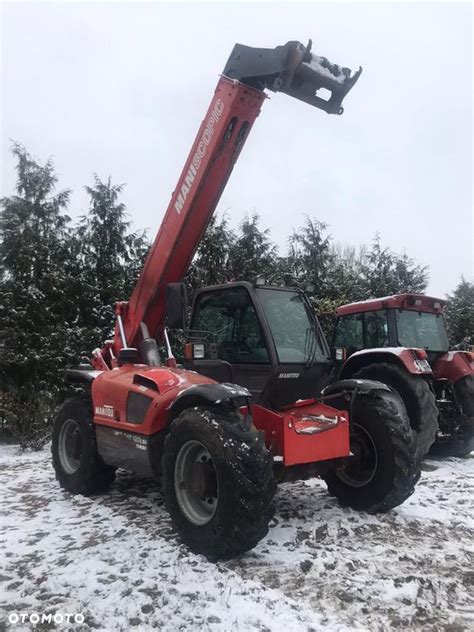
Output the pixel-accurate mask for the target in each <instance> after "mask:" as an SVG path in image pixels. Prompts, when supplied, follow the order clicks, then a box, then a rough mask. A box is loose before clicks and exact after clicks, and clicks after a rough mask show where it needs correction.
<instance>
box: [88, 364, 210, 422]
mask: <svg viewBox="0 0 474 632" xmlns="http://www.w3.org/2000/svg"><path fill="white" fill-rule="evenodd" d="M137 369H138V370H137ZM135 375H140V376H143V377H145V378H148V379H149V380H151V381H153V382H154V383H155V384H156V386H157V387H158V392H157V391H155V390H153V389H152V388H147V387H145V386H143V385H138V384H133V378H134V376H135ZM195 384H214V380H211V379H210V378H207V377H205V376H203V375H199V374H197V373H194V372H192V371H185V370H184V369H170V368H165V367H163V368H150V367H148V366H146V365H142V366H137V365H131V364H129V365H124V366H123V367H120V368H116V369H112V370H111V371H104V372H103V373H102V374H101V375H99V376H98V377H97V378H96V379H95V380H94V381H93V382H92V401H93V402H94V422H95V423H96V424H99V425H103V426H110V427H113V428H119V429H122V430H126V431H128V432H135V433H138V434H142V435H152V434H154V433H155V432H159V431H160V430H162V429H163V428H164V427H165V426H166V424H167V422H168V419H169V414H168V408H169V407H170V405H171V404H172V403H173V402H174V400H175V399H176V397H177V396H178V395H179V393H181V392H182V391H184V390H186V389H187V388H189V387H190V386H194V385H195ZM130 391H133V392H136V393H140V394H142V395H146V396H147V397H150V398H152V400H153V402H152V404H151V405H150V407H149V409H148V412H147V414H146V416H145V420H144V422H143V423H142V424H131V423H128V422H127V420H126V411H127V398H128V394H129V392H130Z"/></svg>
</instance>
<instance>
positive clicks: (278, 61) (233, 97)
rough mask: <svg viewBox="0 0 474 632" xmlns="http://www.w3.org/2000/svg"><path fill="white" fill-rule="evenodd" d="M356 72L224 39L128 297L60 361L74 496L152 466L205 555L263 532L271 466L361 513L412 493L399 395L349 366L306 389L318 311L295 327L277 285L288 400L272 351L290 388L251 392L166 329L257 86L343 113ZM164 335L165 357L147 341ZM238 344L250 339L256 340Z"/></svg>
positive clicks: (410, 443)
mask: <svg viewBox="0 0 474 632" xmlns="http://www.w3.org/2000/svg"><path fill="white" fill-rule="evenodd" d="M360 72H361V70H359V71H358V72H357V73H355V74H352V73H351V71H350V69H348V68H341V67H340V66H338V65H336V64H332V63H330V62H329V61H328V60H327V59H326V58H324V57H320V56H317V55H313V54H312V53H311V42H310V43H309V44H308V46H304V45H302V44H301V43H299V42H289V43H287V44H286V45H284V46H279V47H277V48H275V49H255V48H250V47H247V46H242V45H239V44H237V45H236V46H235V48H234V50H233V52H232V54H231V56H230V58H229V60H228V62H227V65H226V67H225V69H224V72H223V75H222V76H221V78H220V80H219V82H218V84H217V88H216V91H215V94H214V96H213V98H212V101H211V104H210V106H209V109H208V111H207V114H206V116H205V118H204V120H203V122H202V124H201V127H200V129H199V131H198V134H197V137H196V139H195V142H194V144H193V146H192V149H191V152H190V155H189V157H188V159H187V161H186V164H185V166H184V169H183V172H182V174H181V176H180V178H179V181H178V184H177V187H176V190H175V191H174V193H173V195H172V197H171V202H170V204H169V207H168V209H167V211H166V214H165V216H164V219H163V222H162V225H161V227H160V230H159V232H158V235H157V237H156V239H155V242H154V244H153V246H152V248H151V251H150V253H149V255H148V258H147V260H146V262H145V265H144V269H143V272H142V274H141V276H140V278H139V280H138V282H137V285H136V287H135V289H134V291H133V293H132V296H131V298H130V300H129V302H121V303H118V304H117V305H116V316H117V320H116V327H115V335H114V339H113V340H112V341H108V342H107V343H105V345H104V347H103V348H102V349H99V350H96V351H95V352H94V353H93V358H92V362H91V366H80V367H77V368H74V369H69V370H68V371H67V376H68V378H69V379H70V380H72V381H75V382H79V383H81V384H82V385H83V387H84V395H83V396H74V397H72V398H71V399H68V400H66V401H65V402H64V404H63V405H62V407H61V409H60V410H59V412H58V415H57V418H56V421H55V425H54V432H53V445H52V452H53V464H54V468H55V470H56V476H57V479H58V481H59V483H60V485H61V486H62V487H63V488H65V489H67V490H69V491H70V492H73V493H81V494H87V493H93V492H97V491H99V490H103V489H106V488H107V487H108V486H109V485H110V484H111V482H112V480H113V478H114V476H115V471H116V469H117V468H119V467H121V468H126V469H129V470H131V471H134V472H137V473H139V474H141V475H149V476H158V477H161V478H162V483H163V493H164V498H165V502H166V506H167V508H168V510H169V513H170V515H171V518H172V522H173V524H174V526H175V529H176V531H177V532H178V534H179V535H180V537H181V539H182V540H183V541H184V542H185V543H186V544H187V545H188V546H189V547H190V548H191V549H192V550H193V551H195V552H201V553H203V554H204V555H206V556H207V557H208V558H209V559H219V558H228V557H232V556H234V555H238V554H239V553H242V552H244V551H246V550H249V549H251V548H252V547H254V546H255V545H256V544H257V542H259V540H260V539H261V538H262V537H263V536H264V535H265V534H266V533H267V531H268V524H269V521H270V519H271V517H272V515H273V512H274V494H275V488H276V484H275V475H276V474H278V476H279V478H280V479H281V478H282V477H283V475H285V474H286V475H288V476H289V477H291V476H298V475H307V474H308V472H310V473H311V474H312V475H314V474H315V473H319V474H321V475H323V476H324V478H325V480H326V481H327V483H328V487H329V490H330V492H331V493H332V494H334V495H336V496H337V497H338V498H339V500H340V501H341V502H342V503H344V504H346V505H350V506H352V507H354V508H357V509H361V510H366V511H372V512H375V511H387V510H388V509H390V508H392V507H394V506H396V505H398V504H400V503H401V502H403V501H404V500H405V499H406V498H407V497H408V496H409V495H410V494H411V493H412V492H413V489H414V484H415V482H416V480H417V478H418V473H419V463H418V462H417V460H416V458H415V447H414V446H415V443H414V438H413V433H412V432H411V430H410V427H409V421H408V417H407V415H406V411H405V408H404V406H403V403H402V402H401V400H400V398H399V397H398V395H397V394H396V393H394V392H392V391H391V390H390V389H389V388H388V387H387V386H385V385H383V384H380V383H377V382H371V381H364V380H346V381H344V382H339V383H336V384H332V385H331V386H329V387H327V388H325V389H324V391H323V393H322V394H321V395H320V397H319V398H318V399H316V398H315V395H316V393H320V390H321V389H320V386H321V385H320V384H319V385H317V384H316V382H314V383H313V382H312V380H313V377H314V376H315V375H317V374H318V371H315V369H314V362H313V360H314V359H316V358H318V359H319V360H320V353H321V352H322V353H323V354H325V355H326V356H328V348H327V345H326V343H325V341H324V338H323V337H322V333H321V331H320V328H319V325H318V324H317V322H313V321H309V320H308V321H307V324H306V325H305V321H304V316H305V314H306V315H308V314H309V307H308V306H307V305H306V304H305V302H304V299H303V298H302V297H299V298H298V297H296V298H294V297H292V296H289V295H288V298H289V303H288V305H289V306H290V307H291V308H293V307H294V308H295V311H294V312H293V315H292V316H291V314H290V318H294V320H295V323H296V321H297V322H298V331H299V332H301V331H303V330H302V327H303V329H304V328H305V327H306V329H305V330H304V332H303V333H304V335H305V336H306V356H305V358H304V360H303V364H304V367H303V372H304V374H305V376H306V377H307V380H306V386H307V388H306V390H307V391H308V396H307V397H305V399H304V400H302V399H301V397H302V394H298V392H295V397H294V399H291V397H292V396H293V390H292V389H291V388H290V387H289V385H290V384H291V383H292V382H293V381H294V380H293V378H294V377H295V375H296V372H295V371H294V370H292V369H291V367H290V368H289V369H288V368H285V369H284V370H281V371H279V370H278V366H279V365H278V362H275V363H272V364H271V365H269V366H270V368H271V371H272V373H271V375H270V374H268V376H267V377H268V378H269V381H270V382H272V381H273V382H275V380H277V381H278V383H279V386H278V387H277V388H276V390H279V391H280V392H285V393H286V398H285V399H286V401H284V402H282V400H281V399H280V400H278V398H276V400H272V399H271V398H270V399H267V400H265V399H261V400H260V402H259V404H258V405H256V404H253V403H251V402H250V398H251V393H250V391H249V390H247V388H244V387H243V386H240V385H239V386H237V385H236V384H234V383H227V382H225V381H222V380H217V381H216V380H214V379H212V378H211V377H209V376H205V375H203V374H202V372H201V373H198V372H195V371H190V370H186V369H184V368H181V367H179V366H177V364H176V360H175V359H174V357H173V354H172V351H171V347H170V345H169V342H168V335H167V331H166V328H165V317H166V315H168V324H169V326H173V325H174V324H176V323H179V322H180V321H181V320H182V313H177V310H178V312H180V310H181V311H182V309H183V306H184V304H185V303H184V301H183V300H182V285H181V283H179V282H180V281H181V280H182V278H183V276H184V274H185V273H186V270H187V268H188V266H189V263H190V262H191V259H192V257H193V254H194V252H195V250H196V248H197V246H198V244H199V241H200V238H201V236H202V234H203V232H204V230H205V228H206V225H207V223H208V222H209V220H210V218H211V215H212V213H213V211H214V209H215V207H216V205H217V202H218V200H219V198H220V196H221V194H222V191H223V189H224V186H225V184H226V182H227V180H228V178H229V176H230V173H231V171H232V168H233V166H234V164H235V162H236V160H237V158H238V156H239V154H240V152H241V150H242V147H243V145H244V143H245V141H246V139H247V137H248V135H249V133H250V130H251V129H252V125H253V123H254V121H255V119H256V118H257V116H258V114H259V112H260V108H261V106H262V104H263V102H264V100H265V99H266V94H265V92H264V90H265V89H269V90H272V91H274V92H284V93H286V94H288V95H290V96H292V97H295V98H296V99H298V100H301V101H304V102H306V103H308V104H310V105H312V106H314V107H316V108H318V109H322V110H324V111H326V112H327V113H332V114H341V113H342V111H343V108H342V105H341V104H342V100H343V98H344V97H345V95H346V94H347V93H348V92H349V90H350V89H351V88H352V86H353V85H354V83H355V82H356V81H357V79H358V77H359V75H360ZM321 88H324V89H325V90H326V91H327V92H329V94H330V97H329V98H328V99H327V100H325V99H323V98H322V96H320V95H321V93H319V94H318V91H319V90H320V89H321ZM239 300H240V299H239V296H235V297H234V303H232V302H230V303H229V304H228V305H227V307H226V309H227V311H228V312H229V313H231V312H232V311H233V312H234V314H236V313H237V312H238V313H239V314H240V313H241V312H240V311H239V310H240V308H241V307H242V303H241V302H240V303H239ZM287 326H291V322H288V321H287ZM162 338H164V340H165V342H166V346H167V349H168V353H167V355H168V357H167V359H166V360H165V361H164V362H163V361H162V359H161V357H160V354H159V352H158V347H157V342H156V340H157V339H162ZM239 344H240V343H239ZM242 344H243V345H244V347H245V346H246V347H247V348H249V347H250V345H252V344H254V341H252V340H250V339H247V340H243V341H242ZM327 362H328V358H327V357H326V359H325V371H326V369H327ZM285 367H287V365H286V364H285ZM306 369H307V371H306ZM248 370H249V371H250V372H251V371H252V370H253V369H252V367H249V369H248ZM318 370H319V369H318ZM257 373H258V372H257ZM298 375H299V373H298ZM321 375H323V374H320V377H321ZM312 376H313V377H312ZM255 377H256V379H257V380H258V379H259V378H258V375H257V374H256V375H255ZM235 381H236V382H239V381H240V378H239V379H236V380H235ZM319 381H320V382H321V380H319ZM323 382H324V380H323ZM326 383H327V381H326ZM323 385H324V384H323ZM274 386H275V384H274ZM274 390H275V388H274ZM290 395H291V397H290ZM288 400H289V401H288ZM272 401H274V402H276V403H274V404H272V403H271V402H272ZM278 402H279V403H278Z"/></svg>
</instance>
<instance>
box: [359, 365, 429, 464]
mask: <svg viewBox="0 0 474 632" xmlns="http://www.w3.org/2000/svg"><path fill="white" fill-rule="evenodd" d="M354 377H355V378H358V379H365V380H376V381H378V382H382V383H383V384H387V386H390V387H391V388H393V389H395V390H396V391H397V393H398V394H399V395H400V397H401V398H402V400H403V403H404V404H405V408H406V409H407V413H408V418H409V419H410V425H411V427H412V428H413V430H414V431H415V432H416V438H417V456H418V458H419V459H420V460H421V459H423V457H424V456H425V455H426V454H428V452H429V449H430V448H431V446H432V445H433V443H434V442H435V439H436V433H437V432H438V407H437V405H436V397H435V394H434V393H433V391H432V390H431V389H430V386H429V384H428V382H427V381H426V380H425V379H424V378H423V377H421V376H419V375H412V374H411V373H408V371H407V370H406V369H404V368H402V367H399V366H397V365H395V364H387V363H385V362H381V363H380V364H370V365H369V366H366V367H364V368H363V369H360V371H358V372H357V373H356V374H355V375H354Z"/></svg>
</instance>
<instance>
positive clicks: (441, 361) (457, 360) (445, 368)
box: [433, 351, 474, 384]
mask: <svg viewBox="0 0 474 632" xmlns="http://www.w3.org/2000/svg"><path fill="white" fill-rule="evenodd" d="M433 373H434V376H435V379H437V380H441V379H446V380H449V381H450V382H451V383H452V384H455V383H456V382H457V381H458V380H460V379H461V378H462V377H465V376H466V375H473V374H474V353H471V352H470V351H448V352H447V353H444V354H443V355H442V356H440V357H439V358H437V359H436V361H435V363H434V364H433Z"/></svg>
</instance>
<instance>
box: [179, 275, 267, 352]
mask: <svg viewBox="0 0 474 632" xmlns="http://www.w3.org/2000/svg"><path fill="white" fill-rule="evenodd" d="M191 329H192V330H194V331H199V332H201V333H202V334H204V335H206V337H207V338H208V339H209V341H210V342H215V343H216V345H217V353H218V357H219V358H220V359H221V360H226V361H227V362H230V363H233V364H245V363H251V364H268V363H269V362H270V359H269V356H268V351H267V348H266V345H265V340H264V338H263V334H262V329H261V327H260V323H259V320H258V316H257V313H256V311H255V308H254V306H253V303H252V301H251V299H250V295H249V293H248V291H247V290H246V289H245V288H243V287H234V288H228V289H225V290H216V291H213V292H208V293H203V294H201V295H200V296H199V298H198V302H197V304H196V307H195V310H194V316H193V320H192V323H191Z"/></svg>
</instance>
